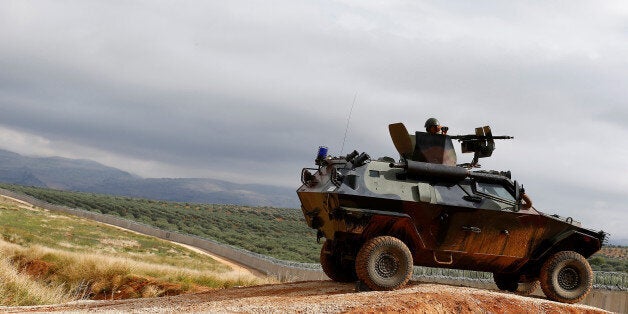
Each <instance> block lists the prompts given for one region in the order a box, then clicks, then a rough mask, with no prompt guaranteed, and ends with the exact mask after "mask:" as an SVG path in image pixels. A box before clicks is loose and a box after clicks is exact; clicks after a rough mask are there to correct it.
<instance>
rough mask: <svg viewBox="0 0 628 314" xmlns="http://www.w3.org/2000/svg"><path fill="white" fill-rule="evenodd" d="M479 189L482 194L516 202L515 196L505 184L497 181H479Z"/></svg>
mask: <svg viewBox="0 0 628 314" xmlns="http://www.w3.org/2000/svg"><path fill="white" fill-rule="evenodd" d="M476 187H477V191H478V192H479V193H482V194H487V195H491V196H494V197H497V198H499V199H502V200H506V201H509V202H513V203H514V202H515V196H514V195H512V194H511V193H510V191H508V190H507V189H506V188H505V187H504V186H502V185H499V184H495V183H486V182H477V185H476Z"/></svg>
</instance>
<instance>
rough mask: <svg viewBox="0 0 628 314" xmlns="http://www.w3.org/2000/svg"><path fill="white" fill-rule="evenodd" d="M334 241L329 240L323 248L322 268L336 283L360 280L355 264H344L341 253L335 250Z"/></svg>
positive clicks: (347, 262) (346, 262)
mask: <svg viewBox="0 0 628 314" xmlns="http://www.w3.org/2000/svg"><path fill="white" fill-rule="evenodd" d="M332 244H333V243H332V241H331V240H327V241H325V243H323V247H322V248H321V258H320V261H321V267H322V268H323V272H324V273H325V275H327V277H329V278H330V279H331V280H333V281H336V282H352V281H356V280H357V279H358V276H357V275H356V274H355V263H352V262H349V261H345V263H343V261H342V258H341V254H340V252H335V251H334V250H333V246H332Z"/></svg>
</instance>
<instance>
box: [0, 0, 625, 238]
mask: <svg viewBox="0 0 628 314" xmlns="http://www.w3.org/2000/svg"><path fill="white" fill-rule="evenodd" d="M627 83H628V4H627V3H626V2H625V1H520V2H514V1H508V2H505V1H429V2H427V1H417V0H411V1H365V0H355V1H311V0H307V1H299V0H285V1H86V0H80V1H56V0H55V1H41V0H39V1H23V0H16V1H9V0H6V1H2V2H0V148H3V149H8V150H11V151H15V152H18V153H21V154H26V155H37V156H53V155H54V156H64V157H71V158H85V159H93V160H96V161H99V162H101V163H104V164H106V165H109V166H114V167H118V168H121V169H124V170H126V171H129V172H132V173H135V174H138V175H141V176H144V177H209V178H216V179H223V180H228V181H234V182H246V183H249V182H252V183H265V184H274V185H281V186H291V187H294V188H295V189H296V188H297V187H298V185H299V173H300V169H301V168H302V167H305V166H311V165H312V164H313V159H314V157H315V155H316V151H317V148H318V146H319V145H326V146H328V147H329V149H330V152H331V154H334V155H339V154H340V153H341V151H340V150H341V147H342V142H343V136H344V132H345V127H346V126H347V119H348V117H349V112H350V109H351V104H352V101H353V99H354V96H356V95H357V97H356V101H355V106H354V109H353V113H352V115H351V119H350V123H349V128H348V135H347V139H346V143H345V147H344V151H343V152H342V153H343V154H346V153H348V152H350V151H352V150H353V149H356V150H359V151H366V152H367V153H369V154H370V155H371V156H373V157H380V156H385V155H388V156H393V157H395V156H397V153H396V151H395V149H394V146H393V144H392V142H391V141H390V137H389V135H388V130H387V126H388V124H389V123H394V122H404V123H405V124H406V126H407V127H408V129H409V130H420V129H422V127H423V123H424V122H425V120H426V119H427V118H429V117H431V116H434V117H437V118H438V119H439V120H440V121H441V123H442V124H444V125H448V126H450V132H449V133H450V134H467V133H472V132H473V129H474V128H475V127H477V126H481V125H490V126H491V127H492V129H493V131H494V133H496V134H499V135H502V134H504V135H512V136H514V137H515V140H513V141H501V142H499V143H497V150H496V151H495V153H494V154H493V157H492V158H490V159H487V160H482V162H481V163H482V165H483V168H485V169H498V170H507V169H510V170H512V171H513V176H514V178H516V179H517V180H519V181H520V182H522V183H523V184H524V186H525V187H526V190H527V191H528V193H529V194H530V195H531V196H532V199H533V200H534V202H535V205H536V207H537V208H539V209H541V210H544V211H546V212H548V213H559V214H561V215H563V216H573V217H574V218H575V219H576V220H581V221H583V223H584V224H585V225H586V226H588V227H592V228H595V229H604V230H606V231H609V232H611V233H612V236H613V238H628V228H626V224H627V223H628V211H627V210H626V206H627V205H626V204H628V192H627V191H628V176H627V174H628V88H627V87H628V84H627ZM471 157H472V156H467V155H464V156H459V160H461V161H467V160H470V159H471Z"/></svg>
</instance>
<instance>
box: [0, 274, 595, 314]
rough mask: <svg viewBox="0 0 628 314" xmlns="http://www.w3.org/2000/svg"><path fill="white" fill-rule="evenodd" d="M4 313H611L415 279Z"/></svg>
mask: <svg viewBox="0 0 628 314" xmlns="http://www.w3.org/2000/svg"><path fill="white" fill-rule="evenodd" d="M0 311H2V312H8V313H22V312H68V311H89V312H135V313H140V312H141V313H147V312H148V313H153V312H175V313H185V312H211V313H342V312H349V313H382V312H387V313H394V312H405V313H606V312H605V311H602V310H600V309H597V308H593V307H589V306H585V305H568V304H561V303H556V302H552V301H548V300H546V299H541V298H534V297H521V296H517V295H514V294H510V293H502V292H497V291H487V290H481V289H474V288H466V287H454V286H447V285H439V284H428V283H417V282H414V283H411V284H410V285H409V286H408V287H407V288H405V289H401V290H396V291H384V292H381V291H370V292H355V285H354V284H340V283H335V282H331V281H306V282H296V283H286V284H273V285H263V286H256V287H245V288H232V289H224V290H216V291H211V292H204V293H197V294H187V295H179V296H174V297H163V298H152V299H136V300H122V301H79V302H73V303H71V304H64V305H53V306H37V307H13V308H0Z"/></svg>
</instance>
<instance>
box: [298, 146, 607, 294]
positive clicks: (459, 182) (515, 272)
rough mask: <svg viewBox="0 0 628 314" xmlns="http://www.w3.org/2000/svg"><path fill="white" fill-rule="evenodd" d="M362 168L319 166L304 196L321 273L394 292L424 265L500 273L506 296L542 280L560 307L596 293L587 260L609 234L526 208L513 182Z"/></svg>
mask: <svg viewBox="0 0 628 314" xmlns="http://www.w3.org/2000/svg"><path fill="white" fill-rule="evenodd" d="M351 157H353V158H351ZM358 157H359V156H358ZM348 159H349V160H348ZM356 159H358V158H357V157H355V154H354V156H347V158H326V159H325V160H319V161H318V163H319V167H318V168H305V169H303V171H302V182H303V185H302V186H301V187H300V188H299V189H298V190H297V194H298V196H299V199H300V201H301V204H302V210H303V215H304V217H305V219H306V222H307V224H308V225H309V226H310V227H311V228H313V229H316V230H318V236H319V238H322V237H324V238H325V239H326V241H325V243H324V245H323V248H322V250H321V264H322V266H323V270H324V271H325V273H326V274H327V275H328V276H329V277H330V278H331V279H333V280H336V281H345V282H348V281H355V280H358V279H359V280H361V281H363V282H365V283H366V284H367V285H368V286H369V287H370V288H371V289H376V290H385V289H395V288H398V287H401V286H403V285H404V284H405V283H406V282H407V280H408V279H409V278H410V276H411V274H412V265H417V266H428V267H440V268H455V269H467V270H477V271H486V272H492V273H493V274H494V278H495V282H496V284H497V285H498V287H499V288H500V289H502V290H509V291H520V292H522V293H529V292H531V291H529V290H533V289H534V288H535V287H536V285H537V282H538V281H540V283H541V287H542V288H543V291H544V292H545V294H546V295H547V296H548V297H549V298H551V299H553V300H557V301H561V302H569V303H574V302H578V301H580V300H581V299H582V298H584V296H586V294H587V293H588V291H589V290H590V288H591V285H592V283H591V282H592V273H591V269H590V266H589V264H588V263H587V261H586V259H585V258H587V257H589V256H591V255H592V254H594V253H595V252H596V251H598V250H599V249H600V248H601V245H602V243H603V241H604V236H605V235H604V233H603V232H595V231H592V230H588V229H585V228H582V227H581V226H580V223H578V222H576V221H574V220H573V219H571V218H567V219H565V218H561V217H558V216H550V215H546V214H544V213H542V212H540V211H537V210H536V209H535V208H534V207H526V206H523V205H522V203H521V195H520V194H521V191H520V187H519V186H518V184H517V183H516V182H513V181H511V179H510V178H509V174H506V173H499V172H483V171H469V170H468V169H465V168H463V167H457V166H449V165H443V164H433V163H427V162H418V161H412V160H404V164H403V165H401V166H400V165H398V164H394V163H391V162H390V160H386V161H370V162H367V160H358V161H357V162H356ZM362 159H364V158H362Z"/></svg>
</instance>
